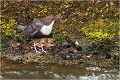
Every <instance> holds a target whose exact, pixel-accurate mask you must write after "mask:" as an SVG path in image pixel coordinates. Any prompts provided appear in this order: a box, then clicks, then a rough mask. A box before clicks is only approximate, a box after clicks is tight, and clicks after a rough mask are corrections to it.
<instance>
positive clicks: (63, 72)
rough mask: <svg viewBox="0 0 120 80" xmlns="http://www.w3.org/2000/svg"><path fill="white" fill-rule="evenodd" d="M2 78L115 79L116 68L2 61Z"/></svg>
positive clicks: (116, 75)
mask: <svg viewBox="0 0 120 80" xmlns="http://www.w3.org/2000/svg"><path fill="white" fill-rule="evenodd" d="M0 77H1V78H4V79H67V80H104V79H109V80H117V79H119V78H118V69H117V68H110V67H97V66H80V65H69V66H68V65H58V64H36V63H31V64H15V63H2V71H1V76H0Z"/></svg>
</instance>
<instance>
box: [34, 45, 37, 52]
mask: <svg viewBox="0 0 120 80" xmlns="http://www.w3.org/2000/svg"><path fill="white" fill-rule="evenodd" d="M34 49H35V52H36V53H38V51H37V48H36V46H35V43H34Z"/></svg>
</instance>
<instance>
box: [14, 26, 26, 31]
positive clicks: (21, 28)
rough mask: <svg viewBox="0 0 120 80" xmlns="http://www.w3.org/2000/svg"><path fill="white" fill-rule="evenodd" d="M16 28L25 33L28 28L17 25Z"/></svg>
mask: <svg viewBox="0 0 120 80" xmlns="http://www.w3.org/2000/svg"><path fill="white" fill-rule="evenodd" d="M16 28H17V29H19V30H22V31H24V30H25V28H26V27H25V26H22V25H17V26H16Z"/></svg>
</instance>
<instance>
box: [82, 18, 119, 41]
mask: <svg viewBox="0 0 120 80" xmlns="http://www.w3.org/2000/svg"><path fill="white" fill-rule="evenodd" d="M82 32H83V33H84V34H85V35H86V36H87V37H88V38H93V39H94V40H95V41H98V42H99V41H101V40H104V39H110V40H113V39H114V38H117V37H118V35H119V22H118V21H113V20H110V19H106V20H104V19H98V20H97V21H94V22H91V23H88V24H87V25H86V26H84V27H83V28H82Z"/></svg>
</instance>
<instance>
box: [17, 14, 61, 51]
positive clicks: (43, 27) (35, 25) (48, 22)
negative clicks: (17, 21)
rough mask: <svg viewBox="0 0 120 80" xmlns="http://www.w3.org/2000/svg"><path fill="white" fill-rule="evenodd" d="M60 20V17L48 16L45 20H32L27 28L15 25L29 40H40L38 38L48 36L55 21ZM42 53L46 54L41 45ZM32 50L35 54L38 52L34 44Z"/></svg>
mask: <svg viewBox="0 0 120 80" xmlns="http://www.w3.org/2000/svg"><path fill="white" fill-rule="evenodd" d="M58 19H61V17H60V16H53V15H49V16H47V17H45V18H39V19H34V20H33V22H32V23H31V24H30V25H29V26H26V25H25V26H23V25H17V26H16V27H17V29H19V30H21V31H23V33H24V34H25V35H26V36H29V37H30V38H33V39H36V38H38V39H40V38H45V37H46V36H48V35H49V34H50V33H51V31H52V28H53V25H54V23H55V21H56V20H58ZM41 48H42V52H46V51H45V50H44V49H43V45H42V44H41ZM34 49H35V51H36V53H38V52H39V51H38V50H37V49H36V44H35V42H34Z"/></svg>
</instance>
